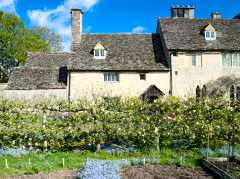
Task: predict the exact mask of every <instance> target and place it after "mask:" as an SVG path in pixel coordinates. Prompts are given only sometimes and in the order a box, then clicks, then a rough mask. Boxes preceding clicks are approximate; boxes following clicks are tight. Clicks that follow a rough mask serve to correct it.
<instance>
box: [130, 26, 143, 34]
mask: <svg viewBox="0 0 240 179" xmlns="http://www.w3.org/2000/svg"><path fill="white" fill-rule="evenodd" d="M144 31H145V28H144V27H143V26H137V27H134V28H133V29H132V33H143V32H144Z"/></svg>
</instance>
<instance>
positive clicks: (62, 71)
mask: <svg viewBox="0 0 240 179" xmlns="http://www.w3.org/2000/svg"><path fill="white" fill-rule="evenodd" d="M67 76H68V72H67V67H60V68H59V79H58V82H60V83H64V84H65V85H67Z"/></svg>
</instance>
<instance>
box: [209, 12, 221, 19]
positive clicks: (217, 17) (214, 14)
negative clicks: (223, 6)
mask: <svg viewBox="0 0 240 179" xmlns="http://www.w3.org/2000/svg"><path fill="white" fill-rule="evenodd" d="M211 17H212V19H221V18H222V16H221V13H219V12H213V13H211Z"/></svg>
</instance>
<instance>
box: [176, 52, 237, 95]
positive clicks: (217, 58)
mask: <svg viewBox="0 0 240 179" xmlns="http://www.w3.org/2000/svg"><path fill="white" fill-rule="evenodd" d="M192 55H193V54H190V53H189V54H188V53H179V54H178V55H177V56H173V55H172V57H171V60H172V86H173V89H172V92H173V93H172V94H173V95H174V96H182V97H188V96H192V95H195V89H196V86H197V85H204V84H205V83H207V82H209V81H211V80H216V79H217V78H219V77H222V76H230V75H235V76H240V68H239V67H235V68H234V67H223V66H222V54H221V53H220V52H211V53H210V52H209V53H198V54H196V55H197V56H196V62H197V63H196V66H192Z"/></svg>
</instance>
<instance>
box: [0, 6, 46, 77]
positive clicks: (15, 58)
mask: <svg viewBox="0 0 240 179" xmlns="http://www.w3.org/2000/svg"><path fill="white" fill-rule="evenodd" d="M49 50H50V48H49V44H48V42H46V41H45V40H43V39H41V38H40V37H39V36H37V35H35V34H33V33H32V32H31V31H29V30H28V29H27V28H26V27H25V26H24V23H23V21H22V20H21V19H19V18H18V17H17V16H15V15H13V14H8V13H5V12H2V11H0V63H1V73H4V74H7V75H9V71H10V70H11V68H12V67H14V66H17V65H18V63H24V62H25V60H26V57H27V54H26V53H27V52H46V51H49Z"/></svg>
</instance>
